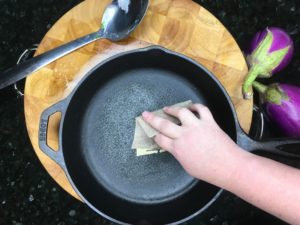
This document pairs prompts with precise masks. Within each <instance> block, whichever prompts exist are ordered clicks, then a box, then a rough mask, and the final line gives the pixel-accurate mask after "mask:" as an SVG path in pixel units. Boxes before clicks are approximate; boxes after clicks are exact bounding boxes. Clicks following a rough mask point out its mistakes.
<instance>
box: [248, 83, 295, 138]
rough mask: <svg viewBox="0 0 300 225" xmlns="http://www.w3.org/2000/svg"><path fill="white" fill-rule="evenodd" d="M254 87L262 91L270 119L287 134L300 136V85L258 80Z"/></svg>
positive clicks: (264, 104)
mask: <svg viewBox="0 0 300 225" xmlns="http://www.w3.org/2000/svg"><path fill="white" fill-rule="evenodd" d="M253 87H254V88H255V89H256V90H257V91H258V92H259V93H260V96H261V98H262V101H263V106H264V109H265V112H266V114H267V116H268V117H269V119H270V121H272V122H273V123H274V124H275V125H276V126H277V127H278V128H279V129H280V130H281V131H282V132H283V133H284V134H285V135H287V136H289V137H298V138H299V137H300V87H297V86H294V85H290V84H271V85H269V86H265V85H263V84H261V83H258V82H257V81H254V82H253Z"/></svg>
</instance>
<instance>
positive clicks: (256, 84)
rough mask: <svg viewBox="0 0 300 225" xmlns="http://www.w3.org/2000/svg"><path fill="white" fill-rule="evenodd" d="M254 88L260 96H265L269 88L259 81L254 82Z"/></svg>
mask: <svg viewBox="0 0 300 225" xmlns="http://www.w3.org/2000/svg"><path fill="white" fill-rule="evenodd" d="M253 87H254V88H255V90H257V91H258V93H260V94H264V93H265V92H266V91H267V90H268V87H267V86H266V85H263V84H261V83H259V82H257V81H254V82H253Z"/></svg>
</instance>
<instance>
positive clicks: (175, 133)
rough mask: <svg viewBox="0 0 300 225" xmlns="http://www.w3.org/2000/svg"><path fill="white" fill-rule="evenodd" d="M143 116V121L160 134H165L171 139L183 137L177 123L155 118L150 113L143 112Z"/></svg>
mask: <svg viewBox="0 0 300 225" xmlns="http://www.w3.org/2000/svg"><path fill="white" fill-rule="evenodd" d="M142 116H143V119H144V120H145V121H146V122H147V123H149V124H150V125H151V126H152V127H153V128H155V129H156V130H158V132H160V133H162V134H164V135H165V136H167V137H169V138H178V137H179V136H180V135H181V128H180V126H178V125H176V124H175V123H173V122H171V121H169V120H166V119H163V118H161V117H158V116H155V115H154V114H153V113H150V112H143V113H142Z"/></svg>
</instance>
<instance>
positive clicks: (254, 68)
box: [242, 64, 260, 99]
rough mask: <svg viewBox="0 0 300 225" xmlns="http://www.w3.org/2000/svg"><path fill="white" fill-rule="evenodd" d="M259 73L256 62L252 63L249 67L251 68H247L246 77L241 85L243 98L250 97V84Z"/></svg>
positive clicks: (251, 92) (251, 93)
mask: <svg viewBox="0 0 300 225" xmlns="http://www.w3.org/2000/svg"><path fill="white" fill-rule="evenodd" d="M259 74H260V67H259V65H258V64H256V65H253V66H252V67H251V69H250V70H249V72H248V74H247V76H246V79H245V81H244V84H243V87H242V90H243V96H244V99H251V97H252V95H253V91H252V90H251V86H252V84H253V82H254V81H255V79H256V78H257V76H258V75H259Z"/></svg>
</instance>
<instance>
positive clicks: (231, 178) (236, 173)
mask: <svg viewBox="0 0 300 225" xmlns="http://www.w3.org/2000/svg"><path fill="white" fill-rule="evenodd" d="M229 154H230V156H229V157H227V160H226V163H225V167H224V168H223V169H224V171H225V172H224V176H223V177H224V178H223V180H222V181H221V183H220V184H219V185H218V186H219V187H221V188H223V189H226V190H227V191H230V192H234V189H235V188H236V186H237V183H238V182H239V180H240V178H241V177H242V176H243V172H244V169H243V168H245V166H246V165H247V164H248V163H249V162H251V161H252V160H251V159H252V158H253V156H254V155H253V154H251V153H249V152H247V151H245V150H244V149H242V148H240V147H239V146H237V145H236V146H235V148H233V149H231V151H230V153H229Z"/></svg>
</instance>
